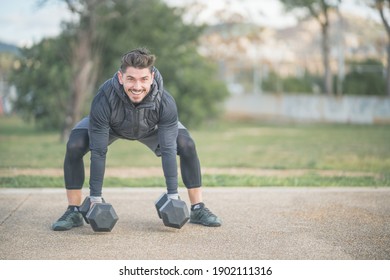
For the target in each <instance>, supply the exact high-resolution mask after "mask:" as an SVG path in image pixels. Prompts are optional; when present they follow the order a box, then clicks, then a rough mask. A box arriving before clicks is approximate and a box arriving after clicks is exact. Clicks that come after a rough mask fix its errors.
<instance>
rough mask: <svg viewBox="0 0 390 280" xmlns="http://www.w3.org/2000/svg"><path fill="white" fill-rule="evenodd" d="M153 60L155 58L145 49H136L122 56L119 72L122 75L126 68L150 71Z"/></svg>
mask: <svg viewBox="0 0 390 280" xmlns="http://www.w3.org/2000/svg"><path fill="white" fill-rule="evenodd" d="M155 60H156V56H155V55H153V54H151V53H150V51H149V50H148V49H147V48H137V49H134V50H132V51H129V52H128V53H125V54H124V55H123V56H122V59H121V67H120V70H121V71H122V73H124V72H126V69H127V68H128V67H134V68H138V69H144V68H149V70H150V71H152V68H153V65H154V62H155Z"/></svg>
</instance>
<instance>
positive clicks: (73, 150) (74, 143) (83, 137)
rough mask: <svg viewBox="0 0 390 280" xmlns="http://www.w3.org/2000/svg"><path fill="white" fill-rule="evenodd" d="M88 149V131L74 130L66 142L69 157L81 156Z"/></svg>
mask: <svg viewBox="0 0 390 280" xmlns="http://www.w3.org/2000/svg"><path fill="white" fill-rule="evenodd" d="M88 150H89V139H88V131H81V130H74V131H72V133H71V135H70V136H69V140H68V142H67V144H66V154H67V156H68V157H71V158H80V157H83V156H84V155H85V154H86V153H87V152H88Z"/></svg>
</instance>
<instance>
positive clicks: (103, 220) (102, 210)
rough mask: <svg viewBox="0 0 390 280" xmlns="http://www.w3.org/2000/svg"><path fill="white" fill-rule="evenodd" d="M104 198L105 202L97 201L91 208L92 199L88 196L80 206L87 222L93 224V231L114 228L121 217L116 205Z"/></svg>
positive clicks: (105, 230)
mask: <svg viewBox="0 0 390 280" xmlns="http://www.w3.org/2000/svg"><path fill="white" fill-rule="evenodd" d="M102 200H103V203H95V204H94V205H93V206H92V208H91V199H90V197H89V196H87V197H86V198H85V199H84V201H83V203H82V204H81V206H80V207H79V211H80V213H81V214H82V215H83V217H84V220H85V222H86V223H87V224H90V225H91V227H92V229H93V231H96V232H109V231H111V230H112V229H113V228H114V226H115V224H116V222H117V221H118V219H119V218H118V216H117V214H116V212H115V210H114V207H112V205H111V204H110V203H106V201H105V200H104V199H102Z"/></svg>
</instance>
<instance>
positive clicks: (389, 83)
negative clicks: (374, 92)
mask: <svg viewBox="0 0 390 280" xmlns="http://www.w3.org/2000/svg"><path fill="white" fill-rule="evenodd" d="M386 96H388V97H390V40H389V43H388V44H387V72H386Z"/></svg>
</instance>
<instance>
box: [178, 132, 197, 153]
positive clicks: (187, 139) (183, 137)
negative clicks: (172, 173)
mask: <svg viewBox="0 0 390 280" xmlns="http://www.w3.org/2000/svg"><path fill="white" fill-rule="evenodd" d="M177 151H178V154H179V155H182V156H183V155H184V156H185V155H196V146H195V141H194V140H193V139H192V138H191V136H190V135H188V134H179V135H178V137H177Z"/></svg>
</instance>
